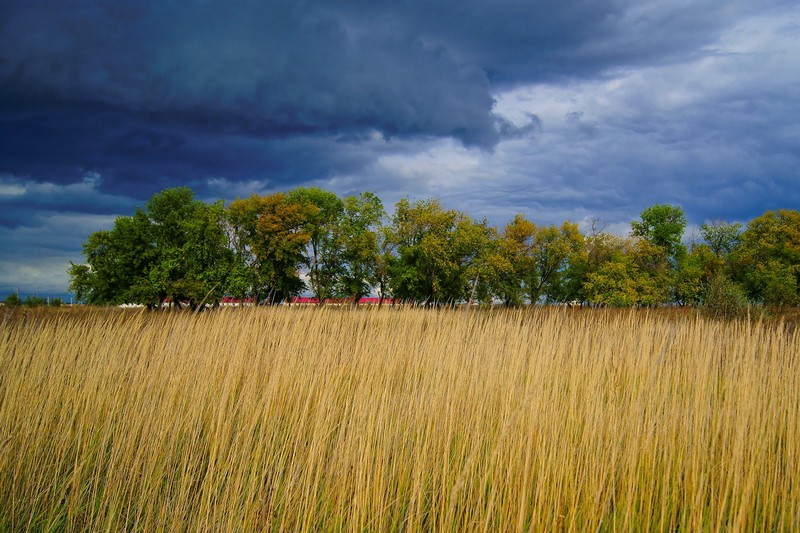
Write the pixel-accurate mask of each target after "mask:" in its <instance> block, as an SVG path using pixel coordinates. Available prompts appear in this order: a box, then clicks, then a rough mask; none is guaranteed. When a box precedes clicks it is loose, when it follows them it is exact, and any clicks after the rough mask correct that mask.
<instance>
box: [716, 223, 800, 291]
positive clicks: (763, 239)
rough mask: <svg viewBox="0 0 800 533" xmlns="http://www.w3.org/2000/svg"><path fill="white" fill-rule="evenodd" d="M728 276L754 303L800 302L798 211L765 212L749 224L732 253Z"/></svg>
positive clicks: (799, 227)
mask: <svg viewBox="0 0 800 533" xmlns="http://www.w3.org/2000/svg"><path fill="white" fill-rule="evenodd" d="M731 274H732V277H733V279H734V280H735V281H737V282H738V283H740V284H741V286H742V287H743V288H744V289H745V291H746V293H747V295H748V297H749V298H750V299H752V300H753V301H755V302H761V303H764V304H766V305H779V306H786V305H797V304H798V303H800V294H799V293H798V289H800V212H798V211H796V210H791V209H781V210H779V211H766V212H765V213H764V214H762V215H761V216H759V217H756V218H754V219H753V220H751V221H750V222H748V224H747V228H746V229H745V231H744V232H743V233H742V235H741V243H740V245H739V246H738V247H737V248H736V250H735V251H734V253H732V254H731Z"/></svg>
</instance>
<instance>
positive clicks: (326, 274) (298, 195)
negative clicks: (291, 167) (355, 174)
mask: <svg viewBox="0 0 800 533" xmlns="http://www.w3.org/2000/svg"><path fill="white" fill-rule="evenodd" d="M286 200H287V201H288V202H289V203H295V204H298V205H300V206H302V209H303V210H304V212H305V213H306V215H307V216H306V222H305V232H306V233H307V234H308V236H309V239H308V250H307V252H306V253H307V255H306V261H305V262H306V264H307V265H308V280H309V288H310V289H311V292H313V293H314V296H316V297H317V298H318V299H319V302H320V304H322V303H324V301H325V300H326V299H327V298H331V297H333V296H335V295H336V286H337V284H338V283H339V280H340V277H341V276H342V275H343V273H344V265H343V264H342V257H341V248H340V242H338V239H337V228H338V225H339V222H340V218H341V216H342V213H343V212H344V204H343V203H342V200H340V199H339V197H338V196H336V194H334V193H332V192H329V191H325V190H323V189H320V188H319V187H298V188H296V189H292V190H291V191H289V192H288V193H287V195H286Z"/></svg>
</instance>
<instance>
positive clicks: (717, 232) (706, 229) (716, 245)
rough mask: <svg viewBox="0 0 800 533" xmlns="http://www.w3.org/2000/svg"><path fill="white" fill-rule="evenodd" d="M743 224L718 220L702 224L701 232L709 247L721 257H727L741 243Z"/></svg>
mask: <svg viewBox="0 0 800 533" xmlns="http://www.w3.org/2000/svg"><path fill="white" fill-rule="evenodd" d="M741 233H742V225H741V224H739V223H738V222H736V223H733V224H731V223H729V222H725V221H722V220H718V221H715V222H712V223H705V224H701V225H700V234H701V235H702V236H703V240H704V241H706V244H708V247H709V249H710V250H711V251H712V252H713V253H714V254H715V255H717V256H719V257H727V256H728V255H729V254H730V253H731V252H733V251H734V250H735V249H736V247H737V246H738V245H739V239H740V238H741Z"/></svg>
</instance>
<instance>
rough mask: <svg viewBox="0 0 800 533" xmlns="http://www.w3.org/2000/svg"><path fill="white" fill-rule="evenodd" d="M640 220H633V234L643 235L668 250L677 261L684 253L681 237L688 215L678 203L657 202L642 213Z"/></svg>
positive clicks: (670, 255)
mask: <svg viewBox="0 0 800 533" xmlns="http://www.w3.org/2000/svg"><path fill="white" fill-rule="evenodd" d="M640 216H641V218H640V219H639V220H634V221H633V222H631V229H632V231H631V235H633V236H634V237H641V238H642V239H645V240H647V241H649V242H651V243H652V244H654V245H655V246H658V247H659V248H662V249H663V250H664V251H666V253H667V256H668V257H669V258H670V259H673V260H675V261H677V259H678V256H680V255H681V254H682V253H684V251H685V250H684V248H683V245H682V244H681V239H682V238H683V232H684V230H685V229H686V216H685V215H684V213H683V209H681V208H680V207H679V206H677V205H666V204H656V205H653V206H650V207H648V208H647V209H645V210H644V211H642V213H641V215H640Z"/></svg>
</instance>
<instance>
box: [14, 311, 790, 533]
mask: <svg viewBox="0 0 800 533" xmlns="http://www.w3.org/2000/svg"><path fill="white" fill-rule="evenodd" d="M0 357H1V358H2V359H0V450H1V451H0V530H25V529H33V530H53V529H55V530H67V531H73V530H111V531H117V530H121V529H124V530H141V531H153V530H161V529H166V530H192V531H194V530H201V531H220V530H231V531H253V530H285V531H319V530H336V531H350V530H353V531H354V530H359V531H388V530H405V531H430V530H448V531H481V530H489V531H498V530H501V531H550V530H554V529H557V530H561V529H568V530H579V531H588V530H591V531H596V530H598V529H599V530H620V531H629V530H674V529H681V530H686V531H700V530H710V531H723V530H724V531H735V530H740V531H755V530H758V531H770V530H792V529H795V530H796V529H798V528H800V337H798V333H796V332H794V330H793V329H791V328H784V327H782V326H781V324H774V323H773V324H768V325H765V324H760V323H746V322H731V323H725V322H714V321H708V320H705V319H703V318H701V317H699V316H696V315H691V316H685V317H682V318H676V317H663V316H661V315H660V314H659V313H654V312H646V311H638V312H637V311H631V312H616V313H611V312H602V311H574V310H570V309H557V310H511V311H493V312H481V313H477V312H464V311H463V310H457V311H430V310H415V309H403V310H393V309H380V310H378V309H359V310H348V309H339V308H335V309H334V308H323V309H316V308H300V307H291V308H273V309H256V310H225V311H219V312H209V313H203V314H200V315H196V316H195V315H190V314H184V313H146V312H137V313H130V312H128V313H124V314H123V313H119V312H111V313H109V312H101V311H94V312H81V313H76V312H60V313H49V314H47V315H44V316H37V315H31V316H27V317H26V316H16V317H14V318H12V319H11V320H8V321H6V323H5V324H4V325H3V327H2V330H0Z"/></svg>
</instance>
